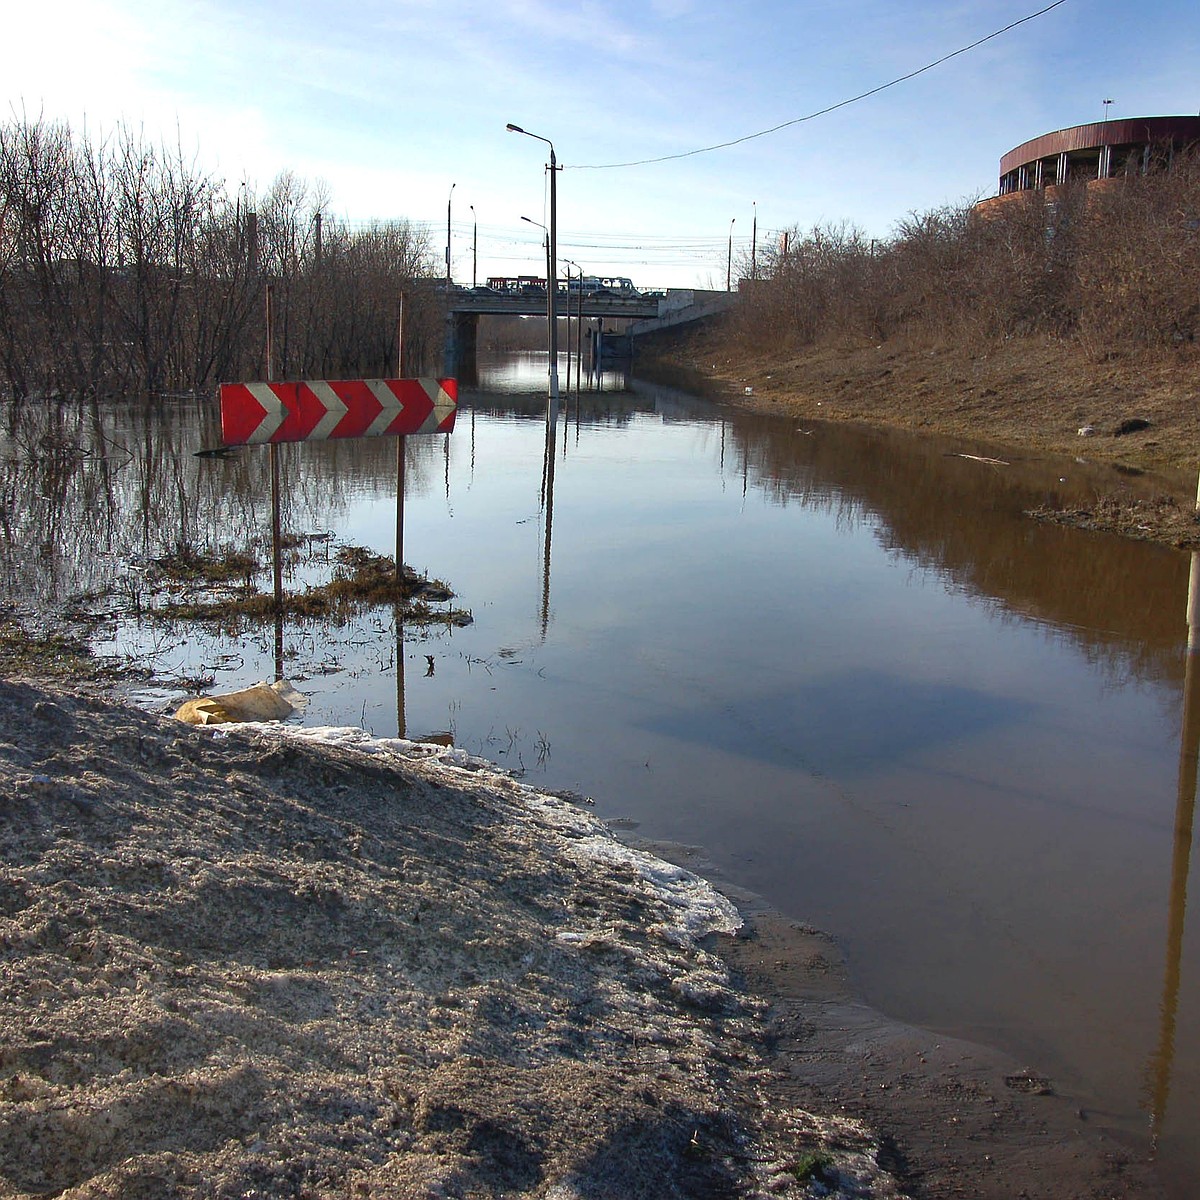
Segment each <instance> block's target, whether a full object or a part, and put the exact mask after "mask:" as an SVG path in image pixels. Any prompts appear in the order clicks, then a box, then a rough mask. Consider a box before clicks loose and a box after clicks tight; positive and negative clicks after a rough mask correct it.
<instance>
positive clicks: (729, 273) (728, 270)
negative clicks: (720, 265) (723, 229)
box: [725, 217, 737, 292]
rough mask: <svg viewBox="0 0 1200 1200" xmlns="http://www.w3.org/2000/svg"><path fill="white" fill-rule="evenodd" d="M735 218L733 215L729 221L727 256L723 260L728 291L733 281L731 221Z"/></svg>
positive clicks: (730, 289)
mask: <svg viewBox="0 0 1200 1200" xmlns="http://www.w3.org/2000/svg"><path fill="white" fill-rule="evenodd" d="M736 220H737V217H734V218H733V220H731V221H730V222H729V257H728V258H727V259H726V260H725V290H726V291H727V292H730V291H732V290H733V288H732V286H731V284H732V282H733V222H734V221H736Z"/></svg>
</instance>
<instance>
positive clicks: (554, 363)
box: [505, 123, 558, 420]
mask: <svg viewBox="0 0 1200 1200" xmlns="http://www.w3.org/2000/svg"><path fill="white" fill-rule="evenodd" d="M505 128H506V129H507V130H508V132H509V133H523V134H524V135H525V136H526V137H531V138H534V139H535V140H536V141H539V142H545V143H546V145H547V146H549V147H550V231H549V234H548V235H547V253H546V256H547V259H548V260H549V261H548V264H547V266H548V269H547V271H546V322H547V324H548V325H549V326H550V406H549V409H548V413H547V415H548V416H549V417H550V419H551V420H557V418H558V309H557V302H558V278H557V276H556V275H555V265H556V264H557V262H558V232H557V231H558V160H557V159H556V158H555V157H554V143H553V142H552V141H551V140H550V139H549V138H544V137H542V136H541V135H540V134H536V133H530V132H529V130H528V129H522V128H521V127H520V125H513V124H511V123H510V124H508V125H506V126H505ZM533 224H535V225H536V224H537V222H536V221H535V222H533Z"/></svg>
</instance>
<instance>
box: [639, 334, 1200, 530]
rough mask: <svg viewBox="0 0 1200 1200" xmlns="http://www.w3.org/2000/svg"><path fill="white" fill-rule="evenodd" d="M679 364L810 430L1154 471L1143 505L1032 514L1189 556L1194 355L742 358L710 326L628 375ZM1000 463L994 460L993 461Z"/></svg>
mask: <svg viewBox="0 0 1200 1200" xmlns="http://www.w3.org/2000/svg"><path fill="white" fill-rule="evenodd" d="M674 366H682V367H684V368H685V369H687V370H688V372H689V373H691V374H692V375H693V381H694V382H696V383H700V384H703V385H706V386H708V387H710V388H716V390H717V393H718V394H719V395H720V396H721V397H722V398H723V399H726V400H728V401H729V402H731V403H733V404H739V405H743V406H745V407H749V408H753V409H756V410H759V411H764V412H778V413H786V414H788V415H790V416H796V417H803V418H806V419H810V420H834V421H859V422H864V423H868V424H874V425H893V426H898V427H901V428H906V429H914V430H925V431H928V432H931V433H939V434H948V435H951V436H957V437H961V438H965V439H969V440H971V441H975V442H979V443H982V444H984V445H989V446H991V447H994V448H995V449H996V450H997V451H1002V450H1003V449H1004V448H1005V447H1016V448H1020V449H1022V450H1025V451H1028V450H1031V449H1032V450H1038V451H1043V452H1046V453H1053V454H1063V455H1069V456H1072V457H1082V458H1087V459H1089V460H1093V461H1097V462H1110V463H1112V464H1114V466H1116V467H1118V468H1119V469H1120V470H1121V471H1123V472H1127V473H1129V474H1136V473H1141V472H1146V471H1153V472H1155V473H1157V474H1161V475H1162V477H1163V478H1164V480H1165V481H1166V483H1165V486H1164V491H1163V493H1162V494H1161V495H1160V496H1158V497H1156V498H1154V499H1152V500H1146V499H1145V498H1144V497H1141V498H1138V499H1133V498H1130V497H1128V496H1126V495H1124V494H1123V493H1122V491H1121V490H1120V489H1118V488H1114V490H1113V492H1112V493H1111V494H1110V495H1108V496H1103V497H1100V498H1099V499H1098V502H1097V503H1096V504H1095V505H1093V506H1092V507H1090V508H1088V509H1073V510H1067V511H1059V512H1053V511H1050V510H1039V511H1038V512H1037V513H1036V514H1035V515H1036V516H1037V517H1039V518H1040V519H1043V520H1057V521H1061V522H1063V523H1066V524H1072V525H1079V526H1083V527H1086V528H1091V529H1105V530H1110V531H1112V532H1116V533H1120V534H1123V535H1125V536H1128V537H1138V538H1145V539H1149V540H1153V541H1159V542H1163V543H1166V544H1168V545H1174V546H1179V547H1182V548H1189V549H1196V548H1200V526H1198V525H1197V521H1196V515H1195V510H1196V491H1197V470H1198V469H1200V351H1197V350H1196V349H1195V348H1193V347H1185V348H1182V349H1180V350H1178V351H1162V352H1159V353H1157V354H1153V355H1150V354H1145V355H1132V354H1113V355H1112V356H1110V357H1108V358H1105V359H1103V360H1097V359H1096V358H1095V357H1094V356H1091V355H1088V354H1086V353H1084V352H1083V351H1082V350H1080V349H1079V348H1078V347H1076V346H1074V345H1073V344H1071V343H1067V342H1062V341H1056V340H1053V339H1046V338H1012V339H1010V340H1009V341H1007V342H1004V343H1002V344H998V345H995V346H991V347H988V348H987V349H986V350H984V349H978V350H972V349H965V348H962V347H957V346H950V345H946V346H940V347H929V346H924V345H913V344H910V343H908V342H907V341H905V340H904V339H897V340H895V341H892V342H885V343H882V344H876V343H873V342H862V341H859V342H847V343H845V344H843V345H836V346H835V345H818V346H814V347H810V348H807V349H805V350H804V351H802V352H797V353H772V352H771V351H770V350H764V349H762V348H760V347H755V348H753V349H749V348H747V347H745V346H744V345H742V344H740V343H738V342H737V341H735V340H734V339H732V338H731V337H730V336H729V335H728V334H726V333H724V332H723V331H722V329H721V327H720V326H715V327H712V328H710V329H709V330H707V331H706V332H703V333H699V334H693V335H690V336H687V337H686V338H671V339H664V340H661V341H659V342H657V343H656V344H655V345H653V346H652V347H647V351H646V353H645V354H644V355H643V356H642V358H641V359H640V360H639V373H642V372H649V373H655V372H657V371H662V370H667V369H670V368H671V367H674ZM1001 456H1002V455H1001Z"/></svg>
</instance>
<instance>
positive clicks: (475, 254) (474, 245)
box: [468, 204, 479, 287]
mask: <svg viewBox="0 0 1200 1200" xmlns="http://www.w3.org/2000/svg"><path fill="white" fill-rule="evenodd" d="M468 207H469V208H470V209H471V286H472V287H478V286H479V281H478V279H476V277H475V274H476V270H477V268H478V267H479V218H478V217H476V215H475V205H473V204H471V205H469V206H468Z"/></svg>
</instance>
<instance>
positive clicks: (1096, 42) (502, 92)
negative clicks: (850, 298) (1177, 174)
mask: <svg viewBox="0 0 1200 1200" xmlns="http://www.w3.org/2000/svg"><path fill="white" fill-rule="evenodd" d="M1050 3H1052V0H795V2H788V0H739V2H738V3H731V2H728V0H726V2H724V3H720V2H717V0H641V2H640V3H636V4H635V3H628V2H626V0H607V2H606V3H604V4H600V3H595V2H592V0H584V2H580V0H357V2H356V3H355V4H353V5H346V6H341V5H338V6H335V5H331V4H328V3H324V4H317V3H314V2H313V0H287V2H284V0H43V2H42V3H32V4H30V3H22V4H18V3H17V2H16V0H5V3H4V9H3V24H2V26H0V28H3V30H4V38H3V40H2V42H0V88H3V99H4V101H5V109H6V111H5V112H4V113H3V116H2V117H0V120H12V119H15V118H19V117H20V115H21V114H22V113H24V114H26V115H28V116H36V115H39V114H40V115H42V116H44V117H46V118H49V119H54V120H63V121H66V122H67V123H68V124H70V125H71V126H72V128H75V129H78V130H83V129H85V128H86V129H87V131H88V132H89V134H92V135H103V133H104V132H105V131H108V130H112V129H113V128H114V127H115V126H117V125H118V124H120V125H124V126H126V127H129V128H133V129H135V130H138V131H140V132H141V133H142V134H143V136H144V137H145V138H146V139H147V140H149V141H151V142H154V143H158V142H160V141H164V142H166V143H168V144H169V145H171V146H176V145H179V146H181V147H182V148H183V150H184V152H185V154H186V155H187V156H188V157H189V158H190V159H194V161H195V163H196V164H197V165H198V166H199V167H201V168H202V169H203V170H205V171H206V172H209V173H211V174H212V175H213V176H214V177H216V178H217V179H220V180H224V181H225V183H226V185H227V187H228V189H229V190H230V192H231V193H232V192H233V191H234V190H236V189H237V188H238V187H240V186H241V185H243V184H247V185H249V186H250V187H251V188H252V189H255V190H257V191H259V192H262V191H265V189H266V188H267V187H268V186H269V185H270V183H271V181H272V179H274V177H275V176H276V175H277V174H278V173H279V172H280V171H284V170H287V171H291V172H293V173H294V174H295V175H296V176H298V177H300V178H301V179H303V180H305V181H307V182H308V183H310V184H313V185H317V184H318V183H322V184H324V186H325V187H326V188H327V190H328V193H329V195H330V201H331V202H330V205H329V207H330V210H331V211H332V212H333V213H334V214H336V215H337V216H339V217H341V218H343V219H345V220H346V221H348V222H349V223H351V224H352V225H354V224H357V223H359V222H367V221H371V220H386V219H393V218H406V219H409V220H412V221H414V222H418V223H420V224H421V225H423V226H426V227H427V228H428V230H429V239H430V244H431V246H432V247H433V248H434V250H435V252H436V255H437V257H438V258H439V260H440V259H441V258H442V256H443V255H444V247H445V244H446V228H447V217H449V224H450V244H451V261H452V266H453V278H454V279H455V281H456V282H458V283H462V284H466V285H470V284H472V283H473V282H476V281H477V282H479V283H481V284H482V283H483V282H484V281H485V279H486V277H487V276H489V275H495V274H502V275H515V274H534V273H536V274H539V275H540V274H544V270H545V258H544V252H543V249H542V247H543V236H544V234H543V231H542V229H539V228H537V226H536V225H534V224H530V223H529V221H532V222H540V223H541V224H542V225H548V224H549V221H550V216H549V200H548V187H547V172H546V170H545V165H546V162H547V153H548V147H547V146H546V145H545V144H544V143H542V142H539V141H536V140H534V139H532V138H530V137H523V136H521V135H519V134H514V133H510V132H508V131H506V128H505V126H506V124H507V123H509V122H511V123H513V124H516V125H519V126H521V127H523V128H524V129H526V130H528V131H530V132H531V133H534V134H537V135H540V136H541V137H543V138H548V139H550V140H551V141H552V142H553V144H554V147H555V152H556V155H557V159H558V162H559V165H560V166H561V167H562V168H563V169H562V170H561V171H560V172H559V174H558V189H557V191H558V196H557V230H558V248H559V273H560V274H562V273H563V272H564V270H565V267H564V263H565V262H566V260H570V261H571V262H573V263H576V264H578V266H580V267H581V268H582V269H583V270H584V271H585V272H586V273H588V274H595V275H623V276H628V277H630V278H632V279H633V281H634V283H635V284H636V285H637V286H639V287H641V288H644V289H645V288H657V287H718V288H719V287H724V286H725V280H726V270H727V266H728V259H729V255H730V239H731V238H732V258H733V273H734V277H735V278H736V276H737V274H738V273H739V268H741V270H742V271H745V270H746V269H747V264H748V260H749V258H750V256H751V254H752V252H759V251H763V252H765V250H766V248H767V247H768V246H772V245H776V244H778V239H779V236H780V233H781V231H783V230H785V229H792V228H798V229H800V230H801V231H803V230H807V229H811V228H812V227H813V226H815V225H818V224H825V223H834V224H839V223H842V222H847V223H849V224H851V225H853V226H856V227H858V228H860V229H861V230H862V231H863V232H864V234H865V235H866V236H868V237H877V238H886V237H887V236H889V235H890V234H891V233H892V232H893V231H894V230H895V228H896V225H897V223H898V222H900V221H902V220H903V219H904V218H905V217H906V216H907V215H909V214H911V213H920V212H925V211H928V210H930V209H933V208H936V207H938V206H940V205H943V204H956V203H960V202H962V201H964V200H973V199H976V198H980V197H983V196H987V195H992V194H994V193H995V190H996V183H997V175H998V165H999V159H1000V156H1001V155H1002V154H1003V153H1005V152H1006V151H1007V150H1010V149H1011V148H1013V147H1014V146H1016V145H1018V144H1019V143H1021V142H1024V141H1026V140H1028V139H1029V138H1032V137H1035V136H1037V135H1038V134H1041V133H1045V132H1049V131H1051V130H1054V129H1061V128H1064V127H1067V126H1071V125H1078V124H1084V123H1086V122H1091V121H1098V120H1102V119H1103V118H1104V116H1105V114H1106V112H1107V115H1108V116H1109V117H1110V118H1113V119H1115V118H1119V117H1135V116H1156V115H1174V114H1196V113H1200V5H1198V4H1196V2H1195V0H1143V2H1142V3H1140V4H1131V3H1119V2H1118V0H1063V2H1062V3H1060V4H1059V5H1058V6H1057V7H1054V8H1053V9H1052V10H1051V11H1049V12H1047V13H1045V14H1043V15H1042V16H1039V17H1037V18H1035V19H1033V20H1030V21H1027V22H1026V23H1024V24H1021V25H1019V26H1018V27H1016V28H1014V29H1012V30H1010V31H1009V32H1007V33H1004V34H1003V35H1001V36H999V37H996V38H993V39H992V40H990V41H988V42H986V43H985V44H984V45H982V46H979V47H977V48H976V49H974V50H971V51H969V52H967V53H964V54H961V55H958V56H957V57H954V58H951V59H950V60H949V61H948V62H945V63H943V64H941V65H940V66H937V67H934V68H933V69H931V70H929V71H926V72H924V73H922V74H920V75H918V76H917V77H916V78H913V79H910V80H907V81H906V82H902V83H899V84H897V85H896V86H894V87H890V88H887V89H885V90H883V91H881V92H879V93H877V94H875V95H873V96H870V97H868V98H866V99H863V100H860V101H857V102H855V103H852V104H848V105H846V106H845V107H842V108H839V109H837V110H836V111H834V112H832V113H828V114H827V115H824V116H819V117H815V118H814V119H812V120H806V121H800V122H798V123H795V124H790V125H788V126H787V127H786V128H783V129H780V130H777V131H776V132H774V133H771V134H769V135H767V136H763V137H758V138H753V139H751V140H748V141H743V142H740V143H739V144H737V145H734V146H729V147H726V148H724V149H720V150H715V151H712V152H710V153H702V154H693V155H690V156H688V157H672V158H668V159H667V161H663V162H656V163H644V164H643V165H639V166H610V165H609V164H616V163H630V162H640V161H642V160H645V159H653V158H663V157H666V156H675V155H681V154H686V153H687V152H689V151H692V150H696V149H700V148H703V147H708V146H712V145H714V144H716V143H721V142H727V141H731V140H734V139H739V138H743V137H746V136H747V135H750V134H754V133H757V132H759V131H761V130H766V129H769V128H771V127H773V126H777V125H780V124H782V123H784V122H793V121H796V120H797V118H801V117H805V116H807V115H808V114H810V113H814V112H817V111H818V110H821V109H824V108H827V107H829V106H831V105H836V104H838V103H839V102H841V101H844V100H847V99H849V98H851V97H854V96H856V95H858V94H860V93H863V92H867V91H870V90H871V89H874V88H877V87H879V86H880V85H882V84H886V83H888V82H889V81H891V80H894V79H897V78H898V77H900V76H904V75H907V74H909V73H910V72H913V71H916V70H917V69H918V68H920V67H923V66H925V65H926V64H929V63H932V62H934V61H935V60H937V59H939V58H941V57H942V56H944V55H947V54H950V53H951V52H953V51H956V50H958V49H960V48H962V47H965V46H967V45H969V44H970V43H972V42H975V41H977V40H978V39H980V38H983V37H985V36H986V35H987V34H989V33H992V32H994V31H996V30H999V29H1001V28H1002V27H1004V26H1006V25H1008V24H1010V23H1012V22H1014V21H1018V20H1020V19H1021V18H1022V17H1026V16H1029V15H1030V14H1032V13H1035V12H1037V11H1038V10H1039V9H1041V8H1044V7H1045V6H1046V5H1047V4H1050ZM1105 100H1111V102H1112V103H1111V104H1109V105H1105V103H1104V102H1105ZM522 218H529V221H523V220H522Z"/></svg>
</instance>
